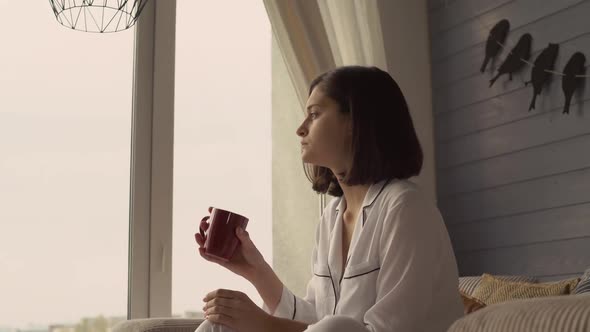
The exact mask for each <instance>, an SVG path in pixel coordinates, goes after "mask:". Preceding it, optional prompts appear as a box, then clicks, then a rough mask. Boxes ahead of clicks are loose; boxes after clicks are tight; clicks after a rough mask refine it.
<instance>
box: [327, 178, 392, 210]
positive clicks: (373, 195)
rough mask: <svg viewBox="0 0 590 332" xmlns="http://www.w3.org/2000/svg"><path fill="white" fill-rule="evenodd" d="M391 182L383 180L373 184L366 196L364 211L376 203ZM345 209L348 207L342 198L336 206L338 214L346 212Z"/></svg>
mask: <svg viewBox="0 0 590 332" xmlns="http://www.w3.org/2000/svg"><path fill="white" fill-rule="evenodd" d="M389 182H390V180H381V181H379V182H376V183H373V184H372V185H371V186H370V187H369V190H368V191H367V194H366V195H365V199H364V200H363V205H362V209H364V208H366V207H369V206H371V205H373V203H374V202H375V200H376V199H377V197H378V196H379V194H381V192H382V191H383V189H384V188H385V186H386V185H387V183H389ZM345 207H346V202H345V200H344V196H342V197H340V202H339V204H338V205H337V206H336V212H338V211H340V210H344V209H345Z"/></svg>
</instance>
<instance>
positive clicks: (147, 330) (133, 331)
mask: <svg viewBox="0 0 590 332" xmlns="http://www.w3.org/2000/svg"><path fill="white" fill-rule="evenodd" d="M202 322H203V319H188V318H145V319H131V320H126V321H123V322H120V323H118V324H116V325H115V326H113V332H194V331H195V330H196V329H197V327H199V325H200V324H201V323H202Z"/></svg>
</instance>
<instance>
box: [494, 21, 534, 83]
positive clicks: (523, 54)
mask: <svg viewBox="0 0 590 332" xmlns="http://www.w3.org/2000/svg"><path fill="white" fill-rule="evenodd" d="M532 42H533V36H531V34H530V33H525V34H524V35H522V36H521V37H520V39H519V40H518V43H516V46H514V48H512V50H510V53H508V56H507V57H506V59H505V60H504V62H502V64H501V65H500V68H498V74H496V76H494V78H492V79H491V80H490V87H491V86H492V85H494V82H496V80H497V79H498V77H500V76H501V75H503V74H508V76H509V78H510V80H511V81H512V74H513V73H515V72H517V71H519V70H520V69H521V68H522V67H524V65H525V62H524V61H522V60H521V59H524V60H527V61H528V59H529V58H530V57H531V44H532Z"/></svg>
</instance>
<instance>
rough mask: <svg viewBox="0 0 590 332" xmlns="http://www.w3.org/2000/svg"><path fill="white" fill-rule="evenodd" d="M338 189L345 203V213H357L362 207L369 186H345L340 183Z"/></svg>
mask: <svg viewBox="0 0 590 332" xmlns="http://www.w3.org/2000/svg"><path fill="white" fill-rule="evenodd" d="M339 183H340V188H342V192H343V193H344V195H343V198H344V200H345V201H346V211H348V212H354V213H358V211H359V210H360V209H361V207H362V205H363V201H364V200H365V196H366V195H367V192H368V191H369V188H370V187H371V186H370V185H356V186H347V185H345V184H342V183H341V182H340V181H339Z"/></svg>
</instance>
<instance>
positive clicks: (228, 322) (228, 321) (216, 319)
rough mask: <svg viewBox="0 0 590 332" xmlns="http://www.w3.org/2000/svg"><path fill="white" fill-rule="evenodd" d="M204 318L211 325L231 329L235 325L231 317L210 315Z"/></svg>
mask: <svg viewBox="0 0 590 332" xmlns="http://www.w3.org/2000/svg"><path fill="white" fill-rule="evenodd" d="M205 318H206V319H207V320H208V321H210V322H212V323H216V324H221V325H225V326H228V327H232V326H234V325H235V324H234V319H233V318H232V317H229V316H226V315H223V314H210V315H207V316H205Z"/></svg>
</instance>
